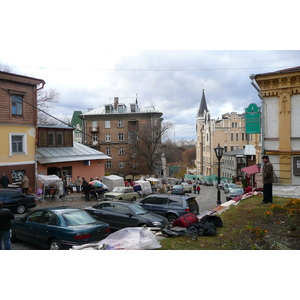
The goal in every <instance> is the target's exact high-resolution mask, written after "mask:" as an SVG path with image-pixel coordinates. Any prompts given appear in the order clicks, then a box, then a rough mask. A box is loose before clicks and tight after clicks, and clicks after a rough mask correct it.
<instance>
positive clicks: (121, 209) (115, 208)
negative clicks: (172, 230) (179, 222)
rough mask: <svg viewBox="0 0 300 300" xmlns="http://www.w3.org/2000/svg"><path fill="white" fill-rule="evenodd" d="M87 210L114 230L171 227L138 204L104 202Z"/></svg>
mask: <svg viewBox="0 0 300 300" xmlns="http://www.w3.org/2000/svg"><path fill="white" fill-rule="evenodd" d="M85 210H86V211H87V212H88V213H89V214H91V215H93V216H95V217H96V218H97V219H98V220H101V221H104V222H107V223H108V224H109V225H110V227H111V228H113V229H121V228H125V227H141V226H144V225H146V226H148V227H159V228H161V229H163V228H166V227H168V226H169V223H168V221H167V219H166V218H164V217H162V216H160V215H156V214H154V213H151V212H149V211H147V210H146V209H145V208H143V207H142V206H140V205H139V204H138V203H137V202H126V201H102V202H100V203H97V204H96V205H94V206H93V207H86V208H85Z"/></svg>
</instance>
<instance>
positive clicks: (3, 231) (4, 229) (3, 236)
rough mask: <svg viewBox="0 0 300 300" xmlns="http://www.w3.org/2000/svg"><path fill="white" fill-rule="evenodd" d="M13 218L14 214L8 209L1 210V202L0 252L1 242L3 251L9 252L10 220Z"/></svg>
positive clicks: (0, 202)
mask: <svg viewBox="0 0 300 300" xmlns="http://www.w3.org/2000/svg"><path fill="white" fill-rule="evenodd" d="M14 218H15V216H14V214H13V213H12V212H11V211H10V210H9V209H6V208H3V202H2V201H0V250H2V240H3V242H4V249H5V250H11V243H10V229H11V220H13V219H14Z"/></svg>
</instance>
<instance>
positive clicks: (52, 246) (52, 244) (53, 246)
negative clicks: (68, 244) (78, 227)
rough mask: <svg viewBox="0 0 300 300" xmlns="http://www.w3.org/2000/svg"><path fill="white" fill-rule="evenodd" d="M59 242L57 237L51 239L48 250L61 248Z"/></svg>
mask: <svg viewBox="0 0 300 300" xmlns="http://www.w3.org/2000/svg"><path fill="white" fill-rule="evenodd" d="M61 249H62V247H61V243H60V241H59V240H57V239H53V240H52V241H51V242H50V244H49V250H61Z"/></svg>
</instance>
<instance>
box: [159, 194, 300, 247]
mask: <svg viewBox="0 0 300 300" xmlns="http://www.w3.org/2000/svg"><path fill="white" fill-rule="evenodd" d="M261 201H262V196H253V197H251V198H248V199H244V200H242V201H241V202H240V203H239V204H238V205H236V206H231V207H230V208H229V210H227V211H225V212H223V213H222V214H221V215H220V217H221V218H222V221H223V227H222V228H218V230H217V235H216V236H209V237H207V236H198V238H197V240H196V241H194V240H192V239H191V237H187V236H181V237H175V238H172V237H168V238H166V239H164V240H162V241H161V245H162V248H160V249H161V250H251V249H265V250H269V249H272V250H273V249H284V250H287V249H291V250H296V249H300V239H299V237H300V229H299V227H300V199H287V198H281V197H273V201H274V203H270V204H261Z"/></svg>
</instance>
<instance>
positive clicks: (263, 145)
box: [249, 74, 265, 163]
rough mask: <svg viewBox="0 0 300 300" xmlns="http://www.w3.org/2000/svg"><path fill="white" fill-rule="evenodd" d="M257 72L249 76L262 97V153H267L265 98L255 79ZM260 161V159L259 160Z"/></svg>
mask: <svg viewBox="0 0 300 300" xmlns="http://www.w3.org/2000/svg"><path fill="white" fill-rule="evenodd" d="M255 76H256V75H255V74H251V75H250V76H249V77H250V79H251V84H252V85H253V87H254V88H255V89H256V90H257V92H258V97H259V98H260V99H261V154H262V155H264V154H265V113H264V112H265V99H264V97H263V96H262V95H261V92H260V89H259V87H258V86H257V84H256V83H255V82H254V80H255ZM258 162H259V163H260V159H259V160H258Z"/></svg>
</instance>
